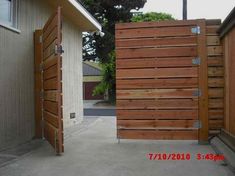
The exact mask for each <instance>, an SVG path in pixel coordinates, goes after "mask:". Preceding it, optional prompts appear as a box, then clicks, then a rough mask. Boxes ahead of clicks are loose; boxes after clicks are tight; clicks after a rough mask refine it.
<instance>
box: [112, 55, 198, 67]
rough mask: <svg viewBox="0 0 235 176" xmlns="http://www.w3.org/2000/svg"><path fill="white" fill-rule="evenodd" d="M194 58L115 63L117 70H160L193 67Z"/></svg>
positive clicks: (132, 60) (134, 60) (120, 61)
mask: <svg viewBox="0 0 235 176" xmlns="http://www.w3.org/2000/svg"><path fill="white" fill-rule="evenodd" d="M193 59H195V58H194V57H176V58H174V57H173V58H156V59H154V58H141V59H121V60H117V61H116V67H117V69H121V68H155V67H157V68H161V67H163V68H164V67H168V68H169V67H193V66H197V65H195V64H193Z"/></svg>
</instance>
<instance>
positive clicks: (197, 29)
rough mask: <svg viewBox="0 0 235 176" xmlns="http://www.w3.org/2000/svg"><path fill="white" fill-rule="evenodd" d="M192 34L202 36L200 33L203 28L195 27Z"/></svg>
mask: <svg viewBox="0 0 235 176" xmlns="http://www.w3.org/2000/svg"><path fill="white" fill-rule="evenodd" d="M191 32H192V33H193V34H200V33H201V28H200V26H196V27H193V28H192V29H191Z"/></svg>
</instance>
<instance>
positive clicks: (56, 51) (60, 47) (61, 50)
mask: <svg viewBox="0 0 235 176" xmlns="http://www.w3.org/2000/svg"><path fill="white" fill-rule="evenodd" d="M63 53H64V50H63V47H62V45H59V46H58V45H55V54H56V55H57V54H63Z"/></svg>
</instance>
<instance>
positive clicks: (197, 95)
mask: <svg viewBox="0 0 235 176" xmlns="http://www.w3.org/2000/svg"><path fill="white" fill-rule="evenodd" d="M193 96H195V97H200V96H202V92H201V90H200V89H198V90H195V91H194V92H193Z"/></svg>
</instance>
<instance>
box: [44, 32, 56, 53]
mask: <svg viewBox="0 0 235 176" xmlns="http://www.w3.org/2000/svg"><path fill="white" fill-rule="evenodd" d="M57 35H58V28H54V29H53V30H52V31H51V33H50V35H49V36H48V37H47V38H46V40H45V41H43V50H45V49H46V48H47V47H48V46H49V45H50V44H51V43H52V42H53V41H55V40H56V39H58V38H57V37H58V36H57ZM57 42H58V43H59V41H57Z"/></svg>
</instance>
